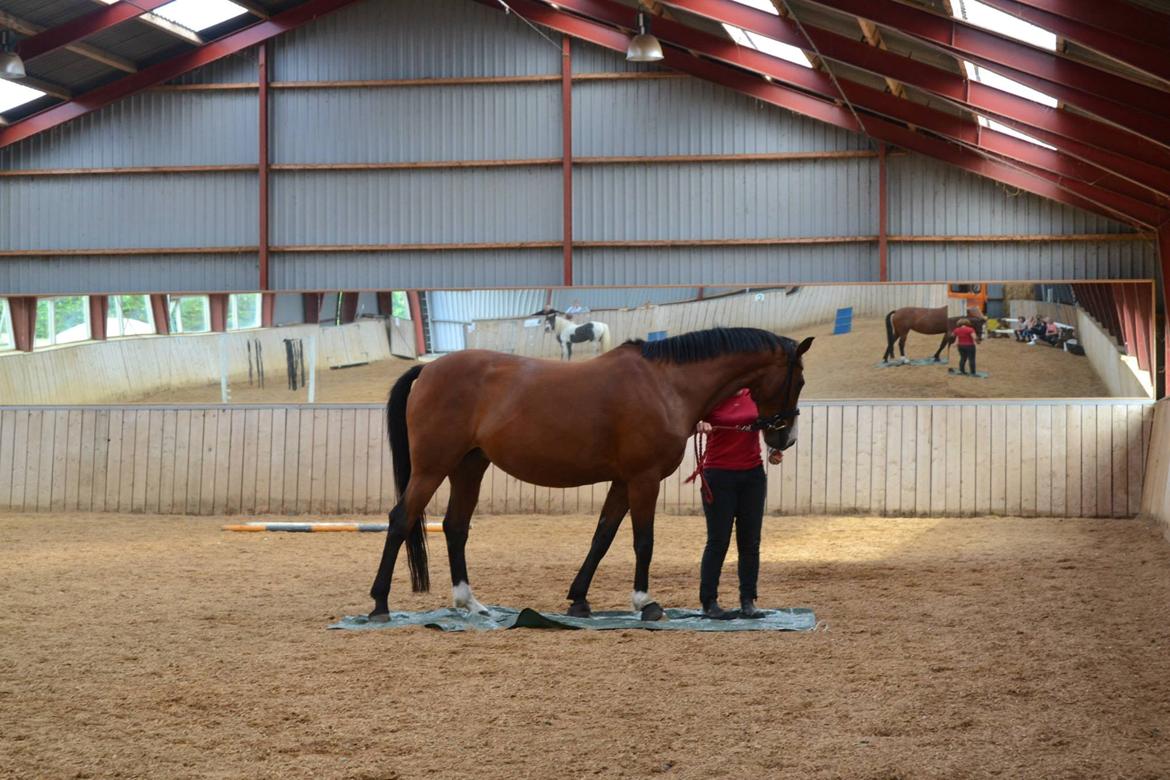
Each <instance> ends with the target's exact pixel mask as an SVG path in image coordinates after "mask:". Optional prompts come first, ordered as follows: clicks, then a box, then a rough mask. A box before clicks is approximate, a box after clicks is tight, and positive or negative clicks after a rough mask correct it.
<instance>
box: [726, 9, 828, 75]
mask: <svg viewBox="0 0 1170 780" xmlns="http://www.w3.org/2000/svg"><path fill="white" fill-rule="evenodd" d="M735 2H737V3H739V4H740V5H746V6H748V7H749V8H755V9H756V10H757V11H765V12H767V13H770V14H772V15H773V16H779V15H780V14H779V12H778V11H777V10H776V7H775V6H774V5H772V3H771V2H770V1H769V0H735ZM723 29H724V30H727V34H728V35H730V36H731V39H732V40H733V41H735V42H736V43H738V44H739V45H740V46H746V47H748V48H749V49H755V50H756V51H762V52H763V53H764V54H767V55H769V56H772V57H778V58H780V59H782V60H785V61H787V62H792V63H795V64H797V65H800V66H801V67H804V68H811V67H812V62H810V61H809V59H808V56H807V55H805V53H804V52H803V51H801V50H800V49H799V48H797V47H796V46H792V45H790V44H787V43H781V42H780V41H778V40H776V39H775V38H769V37H768V36H767V35H760V34H759V33H754V32H750V31H748V30H741V29H740V28H738V27H735V26H734V25H730V24H727V23H723Z"/></svg>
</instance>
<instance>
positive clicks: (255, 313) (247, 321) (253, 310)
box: [227, 293, 260, 330]
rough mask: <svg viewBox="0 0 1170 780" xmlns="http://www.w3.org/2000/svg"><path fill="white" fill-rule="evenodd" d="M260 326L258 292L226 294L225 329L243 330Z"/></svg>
mask: <svg viewBox="0 0 1170 780" xmlns="http://www.w3.org/2000/svg"><path fill="white" fill-rule="evenodd" d="M259 327H260V293H240V294H238V295H229V296H228V312H227V329H228V330H244V329H246V328H259Z"/></svg>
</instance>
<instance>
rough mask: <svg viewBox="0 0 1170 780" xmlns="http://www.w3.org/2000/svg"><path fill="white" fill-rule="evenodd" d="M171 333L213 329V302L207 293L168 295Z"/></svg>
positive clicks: (202, 331) (199, 331) (198, 331)
mask: <svg viewBox="0 0 1170 780" xmlns="http://www.w3.org/2000/svg"><path fill="white" fill-rule="evenodd" d="M167 316H168V317H169V318H170V321H171V333H207V332H208V331H210V330H211V303H210V301H209V300H208V298H207V296H206V295H169V296H167Z"/></svg>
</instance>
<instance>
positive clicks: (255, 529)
mask: <svg viewBox="0 0 1170 780" xmlns="http://www.w3.org/2000/svg"><path fill="white" fill-rule="evenodd" d="M387 528H388V525H387V524H386V523H341V522H288V523H285V522H266V521H263V520H255V521H250V522H247V523H242V524H235V525H225V526H223V530H225V531H242V532H247V533H259V532H264V531H284V532H289V533H329V532H348V533H378V532H384V531H385V530H386V529H387ZM426 528H427V532H428V533H438V532H440V531H442V530H443V524H442V523H427V526H426Z"/></svg>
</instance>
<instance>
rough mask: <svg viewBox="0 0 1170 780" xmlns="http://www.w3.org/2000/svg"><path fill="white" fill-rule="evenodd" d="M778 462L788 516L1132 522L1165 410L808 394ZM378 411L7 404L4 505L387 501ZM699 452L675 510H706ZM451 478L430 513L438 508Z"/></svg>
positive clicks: (194, 507) (571, 503) (775, 475)
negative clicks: (812, 397) (791, 444)
mask: <svg viewBox="0 0 1170 780" xmlns="http://www.w3.org/2000/svg"><path fill="white" fill-rule="evenodd" d="M801 408H802V410H803V414H802V416H801V427H800V438H799V441H798V444H797V446H796V447H795V448H794V449H792V450H789V451H788V453H787V455H786V457H785V460H784V462H783V464H781V466H779V467H776V468H772V469H770V471H769V489H768V508H769V511H770V512H773V513H784V514H851V513H863V514H876V515H893V516H897V515H973V514H995V515H1053V516H1070V517H1078V516H1089V517H1091V516H1131V515H1135V514H1137V513H1138V511H1139V504H1140V501H1141V496H1142V480H1143V474H1144V469H1145V454H1146V452H1147V449H1148V446H1149V441H1150V435H1151V425H1152V421H1153V410H1154V407H1153V404H1152V403H1146V402H1141V401H1126V402H1121V401H1105V400H1102V401H1072V400H1069V401H1065V400H1053V401H1020V402H1011V401H1005V402H997V401H970V402H968V401H949V400H947V401H942V400H939V401H916V402H867V401H809V402H806V403H803V404H802V405H801ZM385 430H386V426H385V414H384V410H383V409H382V408H381V407H379V406H377V405H327V406H326V405H318V406H312V407H310V406H240V407H230V408H224V407H215V406H190V407H141V406H137V407H0V511H7V512H70V511H94V512H144V513H177V514H196V515H235V514H245V515H252V514H256V515H268V514H309V515H333V514H351V513H383V512H386V511H387V510H388V509H389V508H390V505H391V503H392V500H393V482H392V476H391V474H392V472H391V468H390V455H389V452H388V449H387V447H386V437H385V433H384V432H385ZM692 469H693V459H692V454H691V452H690V450H688V454H687V458H686V460H685V461H684V462H683V465H682V467H681V468H680V469H679V472H678V473H676V474H675V475H673V476H672V477H670V478H668V479H666V480H665V481H664V482H663V489H662V493H661V498H660V505H661V508H662V509H663V510H667V511H672V512H683V513H687V512H698V511H700V504H699V500H698V492H697V488H696V486H695V485H694V484H693V483H692V484H684V483H683V478H684V477H685V476H687V475H689V474H690V472H691V471H692ZM605 489H606V486H605V485H595V486H587V487H583V488H574V489H569V490H554V489H550V488H539V487H533V486H532V485H527V484H524V483H521V482H519V481H517V480H515V479H512V478H511V477H508V476H507V475H505V474H503V473H502V472H500V471H498V470H496V469H495V468H494V467H493V468H492V469H490V470H489V471H488V474H487V476H486V477H485V479H484V485H483V490H482V493H481V499H480V507H479V511H480V512H485V513H525V512H539V513H553V514H556V513H574V512H586V513H589V514H592V513H594V512H597V511H599V510H600V507H601V503H602V501H603V499H604V496H605ZM444 505H445V488H444V489H443V490H441V491H440V493H439V495H438V496H436V499H435V501H433V502H432V506H431V507H430V511H431V513H433V514H440V513H441V512H442V508H443V506H444Z"/></svg>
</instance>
